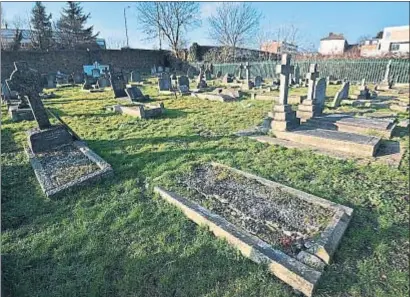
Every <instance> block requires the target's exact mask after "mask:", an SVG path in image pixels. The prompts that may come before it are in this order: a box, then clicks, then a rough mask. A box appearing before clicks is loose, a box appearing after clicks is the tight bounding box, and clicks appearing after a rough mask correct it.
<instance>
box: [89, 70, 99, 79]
mask: <svg viewBox="0 0 410 297" xmlns="http://www.w3.org/2000/svg"><path fill="white" fill-rule="evenodd" d="M100 75H101V71H100V69H99V68H94V69H93V70H91V76H92V77H94V78H99V77H100Z"/></svg>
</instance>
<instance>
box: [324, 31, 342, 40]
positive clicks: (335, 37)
mask: <svg viewBox="0 0 410 297" xmlns="http://www.w3.org/2000/svg"><path fill="white" fill-rule="evenodd" d="M320 40H346V39H345V37H344V36H343V34H335V33H333V32H330V33H329V36H327V37H324V38H322V39H320Z"/></svg>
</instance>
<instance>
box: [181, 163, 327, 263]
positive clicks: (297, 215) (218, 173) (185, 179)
mask: <svg viewBox="0 0 410 297" xmlns="http://www.w3.org/2000/svg"><path fill="white" fill-rule="evenodd" d="M179 185H180V186H183V187H184V188H185V190H187V191H188V192H189V193H188V195H189V196H187V197H189V198H190V199H191V200H192V201H195V202H196V203H198V204H200V205H201V206H203V207H205V208H207V209H208V210H210V211H212V212H214V213H216V214H218V215H220V216H221V217H223V218H225V219H226V220H227V221H229V222H231V223H233V224H235V225H236V226H238V227H241V228H243V229H245V230H246V231H248V232H249V233H251V234H253V235H255V236H257V237H259V238H260V239H261V240H263V241H265V242H267V243H268V244H270V245H272V247H276V248H279V249H280V250H282V251H283V252H285V253H286V254H288V255H290V256H296V255H297V254H298V253H299V252H300V251H301V250H304V249H306V248H307V247H308V246H309V242H310V241H311V240H314V239H315V238H316V237H318V236H319V235H320V233H321V232H322V231H323V230H324V229H325V227H326V226H327V224H328V223H329V221H330V220H331V218H332V217H333V215H334V212H333V211H332V210H329V209H326V208H324V207H321V206H319V205H314V204H311V203H309V202H307V201H304V200H302V199H300V198H298V197H297V196H294V195H292V194H290V193H288V192H286V191H284V190H281V189H280V188H272V187H268V186H266V185H264V184H262V183H261V182H259V181H257V180H253V179H249V178H247V177H245V176H242V175H240V174H237V173H234V172H232V171H229V170H227V169H225V168H219V167H214V166H212V165H203V166H198V167H196V168H195V169H194V171H193V172H191V173H189V174H186V175H184V176H182V177H181V179H180V180H179Z"/></svg>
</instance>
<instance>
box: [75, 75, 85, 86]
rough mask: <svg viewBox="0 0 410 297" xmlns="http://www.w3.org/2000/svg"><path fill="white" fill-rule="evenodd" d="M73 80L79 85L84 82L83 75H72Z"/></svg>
mask: <svg viewBox="0 0 410 297" xmlns="http://www.w3.org/2000/svg"><path fill="white" fill-rule="evenodd" d="M73 79H74V83H75V84H81V83H83V81H84V75H83V74H81V73H74V75H73Z"/></svg>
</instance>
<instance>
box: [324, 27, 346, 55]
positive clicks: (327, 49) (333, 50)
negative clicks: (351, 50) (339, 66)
mask: <svg viewBox="0 0 410 297" xmlns="http://www.w3.org/2000/svg"><path fill="white" fill-rule="evenodd" d="M347 47H348V43H347V41H346V39H345V38H344V36H343V34H335V33H333V32H330V33H329V36H327V37H324V38H322V39H320V47H319V53H320V54H321V55H343V54H344V52H345V51H346V49H347Z"/></svg>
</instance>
